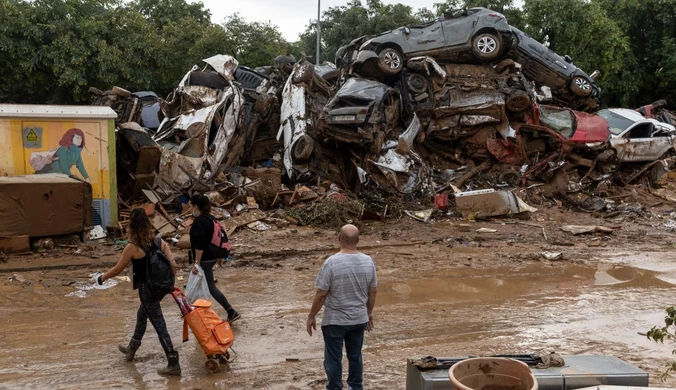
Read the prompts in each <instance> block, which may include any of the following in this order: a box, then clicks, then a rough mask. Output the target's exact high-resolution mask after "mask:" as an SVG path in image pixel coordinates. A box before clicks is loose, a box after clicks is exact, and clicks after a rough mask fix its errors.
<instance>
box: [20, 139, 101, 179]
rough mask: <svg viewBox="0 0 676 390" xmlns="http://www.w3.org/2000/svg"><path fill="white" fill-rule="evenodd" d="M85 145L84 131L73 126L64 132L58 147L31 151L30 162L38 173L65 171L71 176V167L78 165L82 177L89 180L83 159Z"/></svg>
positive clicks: (64, 172)
mask: <svg viewBox="0 0 676 390" xmlns="http://www.w3.org/2000/svg"><path fill="white" fill-rule="evenodd" d="M33 134H35V133H33ZM29 135H30V133H29ZM29 141H30V140H29ZM84 147H85V134H84V132H83V131H82V130H81V129H78V128H71V129H68V131H66V133H65V134H63V136H62V137H61V140H60V141H59V146H58V147H57V148H55V149H50V150H48V151H42V152H33V153H31V156H30V160H29V163H30V165H31V166H32V167H33V169H35V173H38V174H39V173H63V174H64V175H69V176H70V175H72V173H71V169H72V168H73V167H76V168H77V170H78V171H79V172H80V175H81V176H82V178H83V179H84V180H86V181H87V182H89V174H87V169H86V168H85V165H84V162H83V161H82V149H84Z"/></svg>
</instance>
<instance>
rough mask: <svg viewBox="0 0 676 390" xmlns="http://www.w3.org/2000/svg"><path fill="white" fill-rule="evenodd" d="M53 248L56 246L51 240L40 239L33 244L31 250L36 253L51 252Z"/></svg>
mask: <svg viewBox="0 0 676 390" xmlns="http://www.w3.org/2000/svg"><path fill="white" fill-rule="evenodd" d="M54 248H56V244H55V243H54V240H52V239H51V238H41V239H39V240H35V242H33V250H34V251H36V252H37V251H41V250H52V249H54Z"/></svg>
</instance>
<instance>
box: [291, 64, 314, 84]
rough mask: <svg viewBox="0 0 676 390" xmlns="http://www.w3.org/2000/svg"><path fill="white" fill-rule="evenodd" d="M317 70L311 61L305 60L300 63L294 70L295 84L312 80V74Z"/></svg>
mask: <svg viewBox="0 0 676 390" xmlns="http://www.w3.org/2000/svg"><path fill="white" fill-rule="evenodd" d="M314 72H315V68H314V67H313V66H312V64H311V63H309V62H303V63H302V64H300V65H298V67H297V68H296V69H295V71H294V72H293V79H292V80H291V81H293V83H294V84H300V83H306V84H307V83H309V82H310V80H312V75H313V74H314Z"/></svg>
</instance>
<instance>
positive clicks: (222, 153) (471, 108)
mask: <svg viewBox="0 0 676 390" xmlns="http://www.w3.org/2000/svg"><path fill="white" fill-rule="evenodd" d="M204 61H205V62H206V64H207V66H206V67H204V68H200V67H198V66H195V67H193V68H192V69H191V70H190V71H189V72H188V73H187V74H186V75H185V76H184V77H183V79H182V80H181V81H180V83H179V85H178V87H177V88H176V89H175V90H174V91H173V92H172V93H171V94H170V95H169V96H168V97H167V98H166V99H162V98H157V97H153V96H152V95H150V94H149V93H133V94H132V93H129V92H128V91H124V90H121V89H119V88H117V89H116V90H115V89H114V90H113V91H106V92H101V91H98V90H96V91H94V92H96V93H94V92H93V96H94V104H106V105H110V106H111V107H113V108H114V109H115V110H116V111H117V112H118V114H119V118H118V119H119V129H118V148H121V149H127V150H131V151H132V152H129V153H126V152H125V153H122V154H121V155H123V156H124V161H122V162H121V163H120V164H118V167H119V168H118V169H119V170H122V171H123V172H118V175H119V177H126V178H127V181H126V182H127V183H131V184H129V185H126V186H124V187H125V188H126V191H121V192H124V193H125V194H126V196H127V197H128V198H129V197H133V196H137V195H138V191H139V190H140V189H142V188H147V187H151V186H153V188H158V187H159V188H161V189H162V190H163V191H165V192H166V193H179V192H185V191H186V190H195V189H199V188H200V187H209V186H210V185H212V184H213V182H214V180H216V178H217V177H218V176H219V175H220V174H221V173H223V174H226V176H227V175H228V174H229V173H230V172H231V171H232V170H233V168H234V167H237V166H256V165H257V164H258V165H259V166H264V167H276V168H279V169H280V171H281V172H282V175H283V177H284V180H285V182H286V183H287V184H289V185H294V184H298V183H301V184H302V183H316V182H318V181H319V180H330V181H331V182H333V183H336V184H337V185H339V186H340V187H341V188H342V189H344V190H347V191H350V192H353V193H354V194H356V195H357V196H359V195H360V194H362V193H365V192H373V191H374V190H376V191H381V192H382V193H384V194H387V195H388V196H395V197H399V198H406V199H413V198H420V197H428V196H430V195H434V194H436V193H439V192H442V191H448V190H450V189H451V188H453V187H455V190H456V191H458V190H460V191H465V190H477V189H484V188H496V187H516V186H530V185H532V184H534V183H549V182H552V181H558V182H559V183H563V187H564V188H563V189H562V190H563V191H580V190H590V191H593V190H594V189H595V188H596V187H598V186H599V185H601V184H602V183H604V182H605V183H620V184H626V183H630V182H632V181H634V180H636V179H637V178H638V177H641V176H642V175H644V174H646V175H648V176H650V177H652V178H654V177H655V176H656V175H658V174H659V172H661V171H664V170H665V169H668V168H670V166H671V164H672V163H673V158H672V156H673V155H674V141H675V140H676V129H675V128H674V124H676V115H674V114H673V113H671V112H669V111H668V110H666V108H665V106H666V103H665V102H664V101H658V102H655V103H654V104H652V105H649V106H645V107H641V108H640V109H637V110H633V109H625V108H609V109H602V110H599V106H598V102H599V98H600V95H601V89H600V88H599V86H598V85H597V84H596V82H595V81H594V79H595V76H596V75H597V74H598V72H594V73H593V74H592V75H591V76H590V75H587V74H586V73H585V72H583V71H582V70H581V69H579V68H578V67H576V66H575V65H574V64H573V61H572V59H571V58H570V57H568V56H560V55H558V54H556V53H554V52H553V51H551V50H550V49H549V48H547V47H546V46H544V45H542V44H541V43H539V42H537V41H536V40H534V39H533V38H531V37H529V36H528V35H526V34H525V33H523V32H521V31H520V30H518V29H517V28H515V27H513V26H510V25H509V24H508V22H507V20H506V18H505V17H504V16H503V15H502V14H500V13H498V12H495V11H491V10H488V9H485V8H480V7H476V8H469V9H463V10H458V11H451V12H448V13H445V14H444V15H442V16H440V17H439V18H437V19H435V20H433V21H430V22H429V23H426V24H422V25H411V26H404V27H400V28H397V29H394V30H392V31H388V32H385V33H383V34H380V35H378V36H364V37H359V38H356V39H354V40H353V41H352V42H350V43H348V44H347V45H345V46H343V47H341V48H340V49H339V50H338V51H337V52H336V58H335V64H332V63H328V62H325V63H323V64H312V63H311V62H310V61H309V60H308V59H307V58H302V59H300V60H299V61H296V60H295V59H294V58H292V57H290V56H280V57H278V58H277V59H275V65H274V66H269V67H262V68H257V69H255V70H254V69H250V68H247V67H245V66H242V65H239V64H238V63H237V61H236V60H235V59H234V58H233V57H230V56H227V55H215V56H213V57H211V58H208V59H206V60H204ZM111 96H112V97H113V98H112V99H111V98H110V97H111ZM151 117H152V118H151ZM152 119H157V120H156V121H154V120H152ZM155 122H157V123H155ZM153 148H154V151H150V149H153ZM118 150H120V149H118ZM121 182H122V181H121ZM121 186H123V184H122V183H121Z"/></svg>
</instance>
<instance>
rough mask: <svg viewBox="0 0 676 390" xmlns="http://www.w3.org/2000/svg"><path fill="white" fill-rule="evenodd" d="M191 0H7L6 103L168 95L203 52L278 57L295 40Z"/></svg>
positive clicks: (261, 61) (0, 34) (0, 11)
mask: <svg viewBox="0 0 676 390" xmlns="http://www.w3.org/2000/svg"><path fill="white" fill-rule="evenodd" d="M210 17H211V14H210V12H209V11H208V10H205V9H204V6H203V4H202V3H201V2H197V3H188V2H187V1H186V0H134V1H132V2H125V1H122V0H35V1H27V0H0V75H2V76H0V77H1V79H0V102H16V103H58V104H72V103H85V104H86V103H88V102H89V93H88V88H89V87H90V86H95V87H99V88H110V87H111V86H113V85H118V86H121V87H124V88H126V89H129V90H133V91H138V90H153V91H155V92H157V93H158V94H159V95H166V94H168V93H169V92H170V91H171V90H172V89H173V88H174V87H175V86H176V84H177V83H178V81H179V80H180V79H181V78H182V77H183V75H184V74H185V73H186V72H187V71H188V70H189V69H190V68H191V67H192V66H193V65H194V64H198V63H199V62H200V61H201V60H202V59H204V58H207V57H210V56H213V55H215V54H231V55H234V56H235V57H236V58H237V59H238V60H239V61H240V63H242V64H243V65H249V66H259V65H268V64H271V63H272V61H273V59H274V57H275V56H277V55H278V54H285V53H286V52H287V51H289V50H290V45H289V44H288V43H287V42H286V41H284V39H282V36H281V33H280V32H279V30H278V29H277V27H275V26H273V25H271V24H270V23H269V22H268V23H259V22H254V23H247V22H246V21H244V20H243V19H241V18H240V17H239V16H238V15H233V16H231V17H230V18H228V19H227V20H226V22H225V23H224V24H223V25H222V26H221V25H217V24H213V23H211V22H210Z"/></svg>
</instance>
